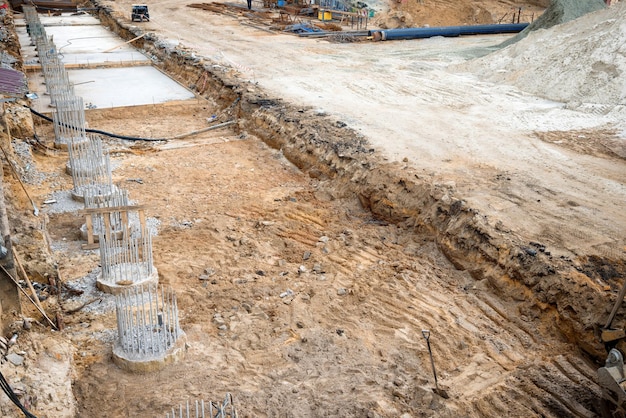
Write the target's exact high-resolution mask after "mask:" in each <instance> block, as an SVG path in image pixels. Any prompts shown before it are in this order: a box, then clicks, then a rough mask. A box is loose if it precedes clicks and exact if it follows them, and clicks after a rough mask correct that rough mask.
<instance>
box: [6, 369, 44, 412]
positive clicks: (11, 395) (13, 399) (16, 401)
mask: <svg viewBox="0 0 626 418" xmlns="http://www.w3.org/2000/svg"><path fill="white" fill-rule="evenodd" d="M0 386H1V387H2V390H3V391H4V393H6V394H7V396H8V397H9V399H11V402H13V403H14V404H15V405H16V406H17V407H18V408H20V410H21V411H22V412H23V413H24V415H25V416H26V417H27V418H37V417H36V416H34V415H33V414H31V413H30V412H28V410H27V409H26V408H25V407H24V405H22V403H21V402H20V400H19V399H18V397H17V395H16V394H15V392H13V389H11V386H9V383H8V382H7V381H6V379H5V378H4V376H3V375H2V373H0Z"/></svg>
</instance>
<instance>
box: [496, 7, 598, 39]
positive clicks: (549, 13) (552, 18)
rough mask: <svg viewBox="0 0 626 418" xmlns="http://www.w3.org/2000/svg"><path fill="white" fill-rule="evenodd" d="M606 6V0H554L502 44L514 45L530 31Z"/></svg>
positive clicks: (572, 18) (547, 27) (565, 21)
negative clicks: (538, 15) (537, 16)
mask: <svg viewBox="0 0 626 418" xmlns="http://www.w3.org/2000/svg"><path fill="white" fill-rule="evenodd" d="M605 7H606V5H605V3H604V0H582V1H581V0H552V1H550V5H549V7H548V8H547V9H546V11H545V12H544V13H543V14H542V15H541V16H540V17H539V18H538V19H537V20H535V21H534V22H532V23H531V24H530V25H528V27H527V28H526V29H524V30H523V31H521V32H520V33H519V34H517V35H516V36H514V37H513V38H511V39H509V40H508V41H506V42H504V43H503V44H502V46H508V45H512V44H514V43H515V42H518V41H520V40H522V39H524V38H525V37H526V36H528V34H529V33H530V32H533V31H536V30H539V29H549V28H551V27H552V26H556V25H560V24H561V23H567V22H569V21H571V20H574V19H578V18H579V17H581V16H584V15H586V14H587V13H591V12H595V11H598V10H601V9H604V8H605Z"/></svg>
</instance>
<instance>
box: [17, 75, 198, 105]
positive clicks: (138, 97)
mask: <svg viewBox="0 0 626 418" xmlns="http://www.w3.org/2000/svg"><path fill="white" fill-rule="evenodd" d="M67 73H68V76H69V78H70V80H71V81H72V83H74V94H75V95H76V96H80V97H82V98H83V101H84V103H85V105H86V106H89V108H93V107H95V108H100V109H102V108H112V107H124V106H140V105H150V104H160V103H167V102H170V101H177V100H189V99H193V98H195V95H194V94H193V93H192V92H191V91H190V90H188V89H186V88H185V87H183V86H181V85H180V84H178V83H177V82H176V81H174V80H172V79H171V78H169V77H168V76H166V75H165V74H163V73H161V72H160V71H159V70H157V69H156V68H154V67H151V66H137V67H129V68H102V69H82V70H69V71H68V72H67ZM29 88H30V91H31V92H34V93H37V95H38V96H39V99H36V100H35V101H34V103H33V107H34V109H35V110H37V111H38V112H41V113H51V112H52V110H53V109H52V108H51V107H50V97H49V96H48V95H47V94H46V93H45V91H46V87H45V84H44V83H43V77H41V76H40V73H36V74H35V73H31V74H29Z"/></svg>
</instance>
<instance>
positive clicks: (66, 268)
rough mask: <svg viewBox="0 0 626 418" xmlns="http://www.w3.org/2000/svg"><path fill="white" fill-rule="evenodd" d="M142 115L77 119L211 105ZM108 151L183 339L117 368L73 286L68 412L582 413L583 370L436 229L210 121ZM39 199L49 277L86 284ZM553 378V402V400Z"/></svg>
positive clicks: (103, 328)
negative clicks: (174, 305) (181, 351)
mask: <svg viewBox="0 0 626 418" xmlns="http://www.w3.org/2000/svg"><path fill="white" fill-rule="evenodd" d="M152 110H153V109H145V110H141V109H137V111H136V112H133V113H132V115H133V116H134V117H132V118H130V119H129V118H128V117H129V112H128V110H123V111H105V112H103V114H102V115H98V114H97V113H92V112H89V114H88V119H89V123H90V125H92V126H96V125H97V126H98V127H99V129H103V130H112V129H114V128H115V127H117V126H119V125H120V122H121V121H122V120H123V121H124V124H125V129H127V130H132V129H133V126H132V125H133V123H135V124H137V129H138V130H139V129H141V127H140V126H139V124H138V122H136V121H138V120H142V121H143V122H142V124H144V125H145V124H146V123H148V124H150V125H151V126H158V127H159V131H160V132H164V133H166V134H168V135H174V134H179V133H180V132H181V131H180V127H181V125H182V124H181V122H182V121H185V122H186V123H185V124H184V126H186V127H187V128H189V129H192V128H195V127H194V126H193V124H194V122H195V123H198V121H202V120H203V118H204V117H208V116H209V115H210V114H211V113H212V111H213V109H211V108H210V107H204V108H198V107H195V105H190V106H180V107H174V108H169V110H168V115H169V120H163V118H162V117H161V116H158V115H157V114H154V113H153V112H152ZM151 114H152V115H151ZM152 124H154V125H152ZM41 130H43V127H42V128H40V131H41ZM111 148H112V155H113V164H114V166H115V167H116V169H115V171H114V180H115V181H116V183H117V184H119V185H120V186H121V187H124V188H126V189H128V190H129V192H130V195H131V198H132V199H133V200H137V201H138V202H142V203H145V204H147V205H148V206H149V208H150V210H149V211H148V216H150V217H155V218H156V219H157V220H158V223H159V228H158V235H157V236H156V237H155V239H154V242H153V249H154V257H155V266H156V267H157V269H158V270H159V278H160V282H161V283H163V284H165V285H170V286H172V287H174V289H176V291H177V295H178V303H179V310H180V315H181V326H182V328H183V330H184V331H185V333H186V334H187V339H188V350H187V353H186V358H185V360H184V361H183V362H181V363H179V364H176V365H174V366H171V367H168V368H166V369H164V370H163V371H160V372H157V373H153V374H149V375H133V374H129V373H128V372H125V371H123V370H120V369H119V368H118V367H117V366H115V365H114V364H113V363H112V362H111V360H110V355H111V341H112V338H113V336H114V335H113V334H112V331H114V329H115V312H114V309H113V305H112V304H111V303H110V298H111V297H110V296H106V295H103V294H101V293H99V292H97V291H94V290H90V291H87V292H88V293H89V297H87V296H85V295H81V297H80V299H73V298H71V297H70V299H69V300H66V301H65V302H64V306H65V308H66V309H71V308H73V307H75V306H78V305H80V304H81V303H82V302H84V301H87V300H89V298H91V297H95V298H98V299H99V301H97V302H95V303H94V304H93V305H90V307H91V308H92V309H85V310H83V311H81V312H79V313H76V314H72V315H67V316H65V317H64V318H65V324H66V330H65V331H64V332H65V333H66V335H68V336H69V339H70V341H71V342H72V345H73V347H74V350H75V354H74V361H73V366H74V376H73V381H74V384H73V387H74V393H75V395H76V398H77V411H78V412H77V416H120V417H122V416H127V417H136V416H142V417H143V416H145V417H148V416H160V415H159V414H161V413H163V414H164V411H168V410H169V409H168V408H171V407H172V406H174V405H177V404H178V403H179V402H184V401H186V400H187V399H192V400H193V399H212V400H219V399H221V398H223V396H224V394H225V393H226V392H230V393H232V394H233V395H234V396H235V400H236V405H237V407H238V411H239V413H240V416H250V417H252V416H254V417H256V416H259V417H260V416H267V417H271V416H272V417H273V416H289V417H301V416H328V415H342V416H355V417H358V416H374V417H375V416H389V417H391V416H402V415H403V414H406V416H450V417H453V416H454V417H456V416H501V414H502V413H503V412H504V411H506V413H507V415H508V416H519V417H522V416H535V415H537V416H539V415H544V416H567V415H569V414H570V413H571V410H572V408H576V409H578V410H589V411H592V410H594V408H595V405H594V402H595V398H594V395H597V394H598V392H597V389H594V387H595V385H594V384H593V383H592V380H593V375H594V371H593V368H592V367H593V366H591V364H590V363H588V362H587V361H586V360H585V359H584V358H582V357H580V356H579V355H577V354H576V353H577V349H576V348H575V347H574V346H572V345H570V344H567V343H564V342H562V341H560V339H559V338H557V336H555V335H552V334H551V333H550V332H551V331H550V330H545V329H543V328H544V327H543V325H542V323H541V322H538V321H537V320H536V319H537V318H536V315H537V312H533V311H532V310H525V309H523V308H522V309H521V311H520V305H517V304H515V303H510V302H509V303H502V302H501V301H499V300H498V298H497V296H496V295H494V294H493V293H492V291H491V290H489V289H488V286H487V285H486V283H484V282H482V283H481V282H476V281H475V280H474V279H473V278H472V277H471V276H470V274H469V273H468V272H467V271H465V272H463V271H459V270H458V269H456V268H455V267H454V266H453V265H452V264H450V262H449V261H448V260H447V259H446V258H445V256H443V254H442V253H441V251H440V250H439V249H438V247H437V244H436V242H434V241H433V239H432V237H430V236H428V235H421V234H416V233H414V232H412V231H407V230H405V229H403V228H400V227H398V226H396V225H393V224H388V223H386V222H384V221H380V220H377V219H376V218H374V217H373V216H372V214H371V213H370V212H368V211H365V210H364V209H363V208H362V206H361V204H360V202H359V200H358V199H357V198H356V197H355V196H354V195H352V196H342V195H337V190H334V189H333V188H332V187H328V185H327V184H326V183H325V182H320V181H319V180H316V179H312V178H310V177H309V176H307V175H305V174H303V173H302V172H301V171H300V170H298V169H297V168H296V167H294V166H293V165H292V164H291V163H289V162H288V161H287V160H286V159H285V158H284V156H283V155H282V153H281V152H280V151H278V150H275V149H272V148H269V147H268V146H266V145H265V144H264V143H263V142H261V141H259V140H258V139H256V138H255V137H252V136H247V135H245V134H240V135H238V136H234V135H233V134H232V133H230V132H228V131H222V132H215V133H212V134H210V135H207V134H202V135H199V136H197V137H194V138H193V139H190V140H181V141H177V142H175V143H168V144H165V145H155V146H150V145H145V144H142V145H140V146H139V145H138V146H137V147H136V149H134V150H133V151H132V152H127V149H126V147H118V146H116V145H115V144H111ZM118 149H121V150H123V151H124V152H116V150H118ZM62 161H63V158H62V157H60V158H56V159H51V158H50V157H45V158H41V157H38V158H37V163H38V165H37V167H38V169H39V170H46V169H47V170H50V171H51V173H54V172H57V171H58V167H59V164H60V163H61V162H62ZM139 179H140V181H138V180H139ZM68 180H69V179H68V178H66V177H65V176H64V181H68ZM59 186H60V187H59V189H65V190H66V189H67V188H68V187H71V185H70V184H68V183H65V184H63V185H61V184H60V185H59ZM55 196H56V197H57V199H61V198H60V197H59V195H58V194H57V195H55ZM50 197H51V195H41V196H37V198H38V199H39V200H45V199H47V198H50ZM58 204H60V203H57V205H58ZM49 210H50V211H51V212H52V213H50V214H49V215H48V216H49V233H50V237H51V240H52V242H53V245H52V247H53V249H55V250H56V253H57V254H58V255H59V268H60V271H61V276H62V277H63V279H64V280H65V281H66V282H68V283H69V284H70V286H72V287H76V288H80V289H85V285H84V284H81V283H84V282H85V280H86V279H85V277H88V276H89V275H88V273H89V272H90V271H93V270H94V269H96V268H97V266H98V262H99V257H98V255H97V253H96V252H91V253H88V254H86V253H85V252H84V251H80V244H81V243H82V241H79V240H77V238H78V236H77V235H78V234H77V231H78V229H79V228H80V225H81V223H82V222H83V219H81V218H80V217H78V216H76V214H75V213H67V212H65V213H63V212H62V213H54V204H53V205H50V209H49ZM207 276H208V277H207ZM201 278H203V279H204V280H200V279H201ZM77 279H78V282H76V283H75V282H74V281H75V280H77ZM65 297H67V295H66V296H65ZM100 298H102V299H104V301H100ZM224 325H225V327H224ZM220 327H221V328H222V329H220ZM224 328H225V329H224ZM422 329H429V330H430V331H431V333H432V334H431V340H430V341H431V345H432V349H433V353H434V358H435V364H436V367H437V373H438V379H439V384H440V385H441V387H442V388H444V389H445V390H446V391H447V392H448V393H449V395H450V399H447V400H444V399H442V398H440V397H438V396H436V395H434V394H433V392H432V390H431V388H432V387H433V385H434V381H433V378H432V371H431V369H430V363H429V357H428V351H427V350H426V345H425V340H424V338H423V337H422V333H421V331H422ZM555 353H558V354H556V355H555ZM564 388H566V391H565V394H564V395H559V396H560V397H561V396H562V397H563V398H564V400H562V401H558V400H555V396H556V394H557V393H561V391H563V390H564ZM41 412H42V413H44V415H42V416H46V415H45V411H44V410H42V411H41Z"/></svg>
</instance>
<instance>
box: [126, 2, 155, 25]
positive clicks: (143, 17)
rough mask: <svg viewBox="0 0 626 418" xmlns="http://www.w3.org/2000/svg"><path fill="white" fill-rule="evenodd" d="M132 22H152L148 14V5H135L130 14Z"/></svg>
mask: <svg viewBox="0 0 626 418" xmlns="http://www.w3.org/2000/svg"><path fill="white" fill-rule="evenodd" d="M130 20H131V21H133V22H135V21H139V22H143V21H146V22H149V21H150V13H148V5H147V4H133V9H132V11H131V13H130Z"/></svg>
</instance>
